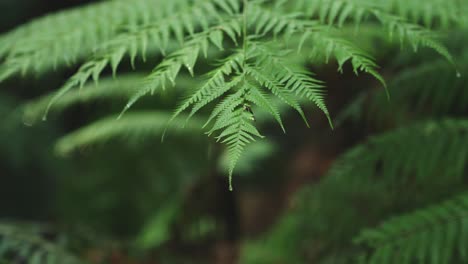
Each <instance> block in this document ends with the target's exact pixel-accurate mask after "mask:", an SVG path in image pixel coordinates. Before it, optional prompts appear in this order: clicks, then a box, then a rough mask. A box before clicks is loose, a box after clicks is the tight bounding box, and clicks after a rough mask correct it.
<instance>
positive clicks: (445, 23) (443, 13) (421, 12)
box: [376, 0, 468, 28]
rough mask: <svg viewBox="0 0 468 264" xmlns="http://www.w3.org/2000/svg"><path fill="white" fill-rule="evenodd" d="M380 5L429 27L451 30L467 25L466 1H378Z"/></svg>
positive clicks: (467, 6)
mask: <svg viewBox="0 0 468 264" xmlns="http://www.w3.org/2000/svg"><path fill="white" fill-rule="evenodd" d="M376 2H377V3H378V5H379V6H380V7H381V8H382V9H384V10H387V11H389V12H392V13H395V14H397V15H399V16H401V17H404V18H406V19H408V20H409V21H411V22H415V23H423V24H424V25H425V26H427V27H438V28H449V27H450V26H453V25H456V26H464V25H466V22H467V20H466V18H467V15H466V14H467V11H468V5H467V3H466V1H458V0H452V1H444V0H431V1H424V2H421V1H417V0H409V1H405V0H378V1H376Z"/></svg>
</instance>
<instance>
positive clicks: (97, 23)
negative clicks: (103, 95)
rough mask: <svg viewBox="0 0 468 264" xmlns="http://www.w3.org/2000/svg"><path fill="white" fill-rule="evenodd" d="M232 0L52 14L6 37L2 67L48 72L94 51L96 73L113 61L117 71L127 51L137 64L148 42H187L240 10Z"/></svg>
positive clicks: (183, 0) (150, 0) (116, 5)
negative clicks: (137, 58)
mask: <svg viewBox="0 0 468 264" xmlns="http://www.w3.org/2000/svg"><path fill="white" fill-rule="evenodd" d="M227 3H228V4H226V3H224V2H223V1H216V0H195V1H187V0H176V1H169V2H168V1H163V2H161V1H157V0H137V1H133V2H132V3H128V2H127V1H122V0H118V1H108V2H105V3H100V4H94V5H89V6H88V7H84V8H77V9H75V10H71V11H65V12H61V13H59V14H56V15H51V16H48V17H45V18H42V19H39V20H37V21H33V22H31V23H30V24H28V25H25V26H23V27H20V28H19V29H18V30H16V31H14V32H12V33H10V34H9V35H6V36H3V37H2V38H1V39H0V43H1V44H0V45H1V46H0V47H2V48H1V50H3V51H4V52H3V55H6V54H8V56H7V58H6V61H5V62H4V63H3V65H2V68H3V69H2V70H0V72H6V69H10V72H11V73H10V74H8V75H7V74H4V75H5V77H8V76H9V75H12V74H15V73H18V72H23V73H25V72H28V71H30V70H31V69H32V70H34V71H35V72H43V71H47V70H49V69H50V68H52V67H56V66H58V65H62V64H64V63H67V64H70V63H73V62H75V61H76V59H77V58H81V57H84V56H90V55H92V54H93V59H92V60H91V61H89V62H88V63H91V64H94V65H95V66H94V67H95V68H96V71H95V72H96V74H98V72H99V71H100V70H99V68H101V67H102V68H103V67H105V66H106V65H107V64H111V65H112V68H113V70H114V71H115V70H116V68H117V66H118V64H119V63H120V61H121V60H122V58H123V57H124V55H126V54H128V55H129V56H130V58H131V61H132V65H133V64H134V60H135V58H136V57H137V55H138V54H141V56H142V57H143V59H146V53H147V48H148V46H149V47H153V46H155V47H158V48H159V49H160V50H161V52H163V53H164V52H165V50H166V47H167V46H168V43H169V41H170V40H171V39H177V40H178V41H179V42H180V43H182V42H183V40H184V39H185V38H186V36H187V35H192V34H194V32H195V30H198V28H199V27H200V28H201V29H202V31H204V30H206V29H207V28H208V27H209V26H210V25H212V24H213V21H220V20H221V19H222V18H223V16H224V14H226V12H228V14H234V13H236V12H238V9H239V4H238V3H237V1H236V0H231V1H228V2H227ZM109 10H112V12H109ZM0 57H2V54H0ZM88 67H89V65H88ZM101 70H102V69H101ZM1 80H2V79H0V81H1Z"/></svg>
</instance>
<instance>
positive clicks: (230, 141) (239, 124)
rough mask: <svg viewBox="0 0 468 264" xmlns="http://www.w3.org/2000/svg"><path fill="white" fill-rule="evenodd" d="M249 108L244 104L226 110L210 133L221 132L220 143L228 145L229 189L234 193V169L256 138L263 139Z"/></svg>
mask: <svg viewBox="0 0 468 264" xmlns="http://www.w3.org/2000/svg"><path fill="white" fill-rule="evenodd" d="M247 107H248V106H247V105H245V104H243V105H239V106H237V107H236V109H233V110H231V109H229V108H228V109H226V110H224V111H223V112H221V113H220V114H219V116H218V118H217V120H216V122H215V123H214V125H213V128H211V130H210V131H209V132H208V133H209V134H212V133H214V132H217V131H219V135H218V136H217V139H218V141H221V142H222V143H224V144H226V145H227V155H228V160H229V166H228V171H229V189H230V190H231V191H232V190H233V186H232V175H233V173H234V168H235V167H236V165H237V162H238V161H239V159H240V157H241V154H242V153H243V151H244V150H245V147H246V146H247V145H248V144H249V143H251V142H253V141H255V138H262V137H263V136H262V135H260V133H259V132H258V130H257V128H256V127H255V126H254V125H253V124H252V123H253V120H254V117H253V115H252V113H250V112H249V111H248V109H246V108H247Z"/></svg>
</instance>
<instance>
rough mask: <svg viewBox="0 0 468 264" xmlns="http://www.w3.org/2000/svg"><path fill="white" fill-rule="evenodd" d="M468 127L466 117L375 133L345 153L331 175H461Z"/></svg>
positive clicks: (398, 178)
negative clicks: (375, 134)
mask: <svg viewBox="0 0 468 264" xmlns="http://www.w3.org/2000/svg"><path fill="white" fill-rule="evenodd" d="M467 129H468V122H467V120H465V119H459V120H457V119H446V120H441V121H426V122H420V123H417V124H415V125H412V126H409V127H403V128H399V129H396V130H395V131H390V132H387V133H385V134H382V135H377V136H373V137H371V138H370V139H369V140H367V142H366V143H364V144H361V145H358V146H357V147H355V148H353V149H351V150H350V151H348V152H347V153H346V154H344V155H343V156H342V157H341V158H340V159H339V160H338V161H337V163H336V166H334V168H333V170H332V171H331V172H330V175H336V176H335V177H340V178H346V177H359V178H360V179H362V180H363V181H366V180H370V179H375V178H376V177H378V179H379V180H381V181H388V182H394V183H396V182H407V181H424V179H428V178H430V177H432V176H436V175H440V174H444V175H445V177H447V178H452V179H461V178H462V177H463V175H464V173H465V171H466V169H467V168H466V164H468V136H467V133H466V131H467Z"/></svg>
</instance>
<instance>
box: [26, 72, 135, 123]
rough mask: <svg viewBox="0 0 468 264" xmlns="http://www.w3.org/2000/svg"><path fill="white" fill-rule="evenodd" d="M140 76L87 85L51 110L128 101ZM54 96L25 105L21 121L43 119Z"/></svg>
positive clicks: (131, 75) (127, 76)
mask: <svg viewBox="0 0 468 264" xmlns="http://www.w3.org/2000/svg"><path fill="white" fill-rule="evenodd" d="M143 77H144V75H142V74H128V75H123V76H121V77H118V78H116V79H113V78H107V79H103V80H101V81H100V82H99V84H98V85H95V84H88V85H86V86H84V87H83V89H81V90H74V91H71V92H69V93H67V94H65V95H64V96H62V98H61V99H60V100H59V101H57V103H55V104H54V107H53V109H52V110H54V111H56V112H60V111H62V110H64V109H66V108H68V107H70V106H72V105H75V104H79V103H88V102H90V101H94V100H100V99H108V98H121V99H124V100H125V99H128V98H130V96H131V95H133V94H134V93H135V91H137V89H138V85H139V84H140V83H141V79H142V78H143ZM53 96H54V94H48V95H44V96H41V97H40V98H37V99H34V100H32V101H31V102H28V103H26V104H25V105H24V106H22V108H23V113H24V116H23V121H24V122H25V123H27V124H31V125H32V124H34V123H36V122H37V121H39V120H40V119H41V118H42V119H43V118H45V116H44V113H45V112H46V109H47V106H48V105H49V103H50V100H51V98H52V97H53Z"/></svg>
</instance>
